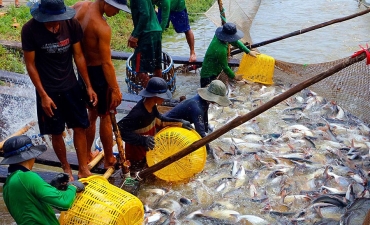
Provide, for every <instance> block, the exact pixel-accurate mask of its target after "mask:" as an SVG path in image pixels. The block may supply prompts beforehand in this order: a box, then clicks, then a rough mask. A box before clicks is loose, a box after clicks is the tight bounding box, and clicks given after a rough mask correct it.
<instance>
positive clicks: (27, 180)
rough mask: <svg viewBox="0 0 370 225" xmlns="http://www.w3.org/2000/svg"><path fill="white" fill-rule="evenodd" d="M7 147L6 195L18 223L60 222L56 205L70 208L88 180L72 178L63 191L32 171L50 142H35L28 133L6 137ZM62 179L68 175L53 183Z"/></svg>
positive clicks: (3, 161) (55, 180)
mask: <svg viewBox="0 0 370 225" xmlns="http://www.w3.org/2000/svg"><path fill="white" fill-rule="evenodd" d="M3 151H4V159H3V160H2V161H1V162H0V164H1V165H9V167H8V177H7V178H6V181H5V183H4V186H3V198H4V202H5V204H6V206H7V208H8V210H9V213H10V214H11V215H12V217H13V218H14V220H15V222H16V223H17V224H18V225H22V224H24V225H26V224H55V225H56V224H59V222H58V219H57V218H56V216H55V213H54V210H53V208H52V207H55V208H57V209H59V210H68V209H69V208H70V207H71V206H72V204H73V202H74V199H75V196H76V192H80V191H83V190H84V184H82V183H81V182H79V181H72V182H69V183H68V185H66V187H65V189H64V190H63V191H61V190H58V189H57V188H56V187H54V186H52V185H50V184H48V183H47V182H46V181H44V180H43V179H42V178H41V177H40V176H39V175H38V174H37V173H35V172H32V171H31V170H32V167H33V165H34V163H35V158H36V157H38V156H39V155H41V154H42V153H44V152H45V151H46V146H45V145H38V146H34V145H33V144H32V141H31V139H30V138H29V137H28V136H26V135H21V136H15V137H11V138H9V139H8V140H6V141H5V143H4V146H3ZM66 176H68V175H66ZM60 179H64V178H63V176H57V177H56V179H53V183H55V184H56V183H60V181H58V180H60ZM67 179H68V178H67Z"/></svg>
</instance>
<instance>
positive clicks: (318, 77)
mask: <svg viewBox="0 0 370 225" xmlns="http://www.w3.org/2000/svg"><path fill="white" fill-rule="evenodd" d="M368 50H369V49H368ZM365 58H366V53H365V52H363V53H362V54H359V55H358V56H356V57H353V58H348V59H347V60H345V61H344V62H342V63H340V64H337V65H335V66H333V67H332V68H330V69H329V70H327V71H325V72H323V73H320V74H318V75H316V76H314V77H312V78H310V79H308V80H305V81H303V82H301V83H299V84H297V85H296V86H294V87H293V88H291V89H289V90H287V91H285V92H284V93H282V94H280V95H278V96H276V97H274V98H273V99H271V100H270V101H268V102H266V103H265V104H263V105H261V106H260V107H258V108H257V109H255V110H253V111H251V112H249V113H247V114H245V115H243V116H238V117H236V118H235V119H233V120H232V121H230V122H229V123H227V124H225V125H224V126H222V127H221V128H220V129H218V130H216V131H214V132H212V133H211V134H209V135H207V136H205V137H204V138H202V139H200V140H198V141H195V142H194V143H192V144H191V145H189V146H188V147H186V148H184V149H182V150H181V151H179V152H177V153H176V154H174V155H172V156H170V157H168V158H166V159H164V160H162V161H161V162H159V163H157V164H155V165H153V166H151V167H149V168H147V169H144V170H142V171H140V172H139V173H138V174H137V176H138V178H139V179H140V178H142V177H145V176H146V175H148V174H152V173H154V172H156V171H158V170H160V169H162V168H164V167H166V166H168V165H169V164H171V163H173V162H175V161H177V160H179V159H181V158H182V157H184V156H186V155H188V154H190V153H192V152H193V151H195V150H197V149H198V148H200V147H202V146H203V145H206V144H208V143H209V142H211V141H213V140H215V139H217V138H218V137H220V136H221V135H223V134H225V133H226V132H228V131H230V130H231V129H233V128H235V127H237V126H239V125H241V124H243V123H245V122H247V121H248V120H250V119H252V118H254V117H256V116H258V115H259V114H261V113H263V112H265V111H266V110H268V109H270V108H271V107H273V106H275V105H277V104H279V103H280V102H282V101H284V100H285V99H287V98H289V97H291V96H293V95H294V94H296V93H298V92H300V91H301V90H303V89H305V88H307V87H309V86H311V85H313V84H315V83H317V82H319V81H321V80H323V79H325V78H327V77H329V76H331V75H333V74H335V73H336V72H338V71H340V70H342V69H344V68H346V67H348V66H350V65H352V64H354V63H357V62H360V61H362V60H364V59H365Z"/></svg>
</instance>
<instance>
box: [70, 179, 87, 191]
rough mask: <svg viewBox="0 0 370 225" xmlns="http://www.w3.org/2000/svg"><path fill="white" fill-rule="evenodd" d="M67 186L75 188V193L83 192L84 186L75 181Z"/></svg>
mask: <svg viewBox="0 0 370 225" xmlns="http://www.w3.org/2000/svg"><path fill="white" fill-rule="evenodd" d="M68 184H69V185H73V186H75V187H76V189H77V190H76V192H77V193H79V192H81V191H83V190H85V185H84V184H83V183H82V182H81V181H78V180H75V181H71V182H69V183H68Z"/></svg>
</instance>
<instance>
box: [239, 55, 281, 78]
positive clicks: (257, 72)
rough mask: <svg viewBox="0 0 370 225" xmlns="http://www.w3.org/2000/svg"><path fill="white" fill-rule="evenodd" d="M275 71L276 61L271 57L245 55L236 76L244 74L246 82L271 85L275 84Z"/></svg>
mask: <svg viewBox="0 0 370 225" xmlns="http://www.w3.org/2000/svg"><path fill="white" fill-rule="evenodd" d="M274 69H275V59H274V58H272V57H271V56H268V55H265V54H259V55H257V57H253V56H250V55H248V54H244V55H243V58H242V60H241V61H240V65H239V69H238V71H236V73H235V74H242V75H243V78H244V79H246V80H250V81H253V82H256V83H262V84H267V85H271V84H273V83H274V81H273V77H274Z"/></svg>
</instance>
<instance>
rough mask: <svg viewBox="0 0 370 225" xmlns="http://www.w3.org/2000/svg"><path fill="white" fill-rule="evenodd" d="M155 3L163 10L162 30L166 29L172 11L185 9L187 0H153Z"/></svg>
mask: <svg viewBox="0 0 370 225" xmlns="http://www.w3.org/2000/svg"><path fill="white" fill-rule="evenodd" d="M153 2H154V4H155V5H157V6H158V8H160V9H161V10H162V17H161V27H162V30H165V29H166V26H167V24H168V20H169V18H170V12H181V11H182V10H184V9H185V7H186V5H185V0H157V1H153Z"/></svg>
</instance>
